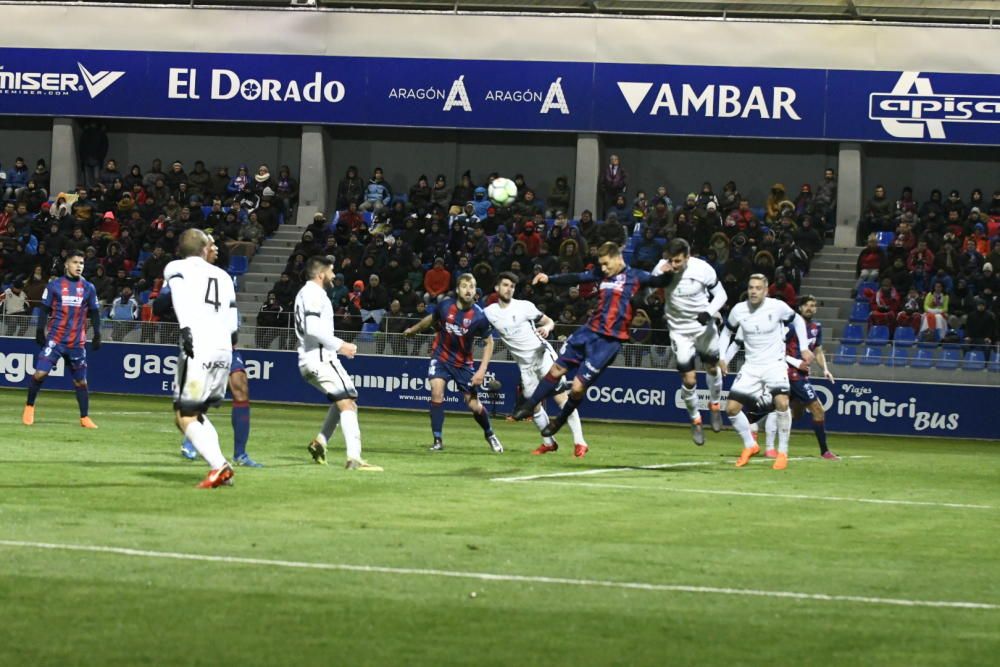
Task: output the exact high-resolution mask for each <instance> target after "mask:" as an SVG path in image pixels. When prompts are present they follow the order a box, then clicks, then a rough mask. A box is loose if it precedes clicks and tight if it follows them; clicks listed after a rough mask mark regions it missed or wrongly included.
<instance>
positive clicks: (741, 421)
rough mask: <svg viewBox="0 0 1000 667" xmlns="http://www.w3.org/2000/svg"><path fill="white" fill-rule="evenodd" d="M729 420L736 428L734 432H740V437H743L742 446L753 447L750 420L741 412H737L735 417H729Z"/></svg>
mask: <svg viewBox="0 0 1000 667" xmlns="http://www.w3.org/2000/svg"><path fill="white" fill-rule="evenodd" d="M729 422H730V423H731V424H732V425H733V428H735V429H736V432H737V433H739V434H740V438H742V439H743V448H744V449H750V448H751V447H753V444H754V443H753V436H752V435H750V420H749V419H747V416H746V415H745V414H743V412H742V411H741V412H737V413H736V416H735V417H730V418H729Z"/></svg>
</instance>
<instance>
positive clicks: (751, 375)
mask: <svg viewBox="0 0 1000 667" xmlns="http://www.w3.org/2000/svg"><path fill="white" fill-rule="evenodd" d="M788 390H789V385H788V364H786V363H785V361H784V360H782V361H776V362H775V363H773V364H768V365H767V366H751V365H750V364H744V365H743V368H741V369H740V372H739V375H737V376H736V379H735V380H734V381H733V386H732V387H731V388H730V389H729V398H730V399H732V400H735V401H739V402H740V403H742V404H743V405H744V406H747V405H754V404H755V403H756V402H757V400H758V399H759V398H760V397H761V396H762V395H764V394H765V393H770V394H772V395H774V394H787V393H788Z"/></svg>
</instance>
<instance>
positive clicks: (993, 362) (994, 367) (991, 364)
mask: <svg viewBox="0 0 1000 667" xmlns="http://www.w3.org/2000/svg"><path fill="white" fill-rule="evenodd" d="M986 368H987V369H988V370H989V371H990V372H991V373H1000V355H998V354H996V353H995V352H994V353H993V358H992V359H990V360H989V361H987V362H986Z"/></svg>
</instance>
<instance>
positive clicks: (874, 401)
mask: <svg viewBox="0 0 1000 667" xmlns="http://www.w3.org/2000/svg"><path fill="white" fill-rule="evenodd" d="M37 352H38V346H37V345H35V344H34V343H33V342H32V341H30V340H26V339H15V338H0V387H27V384H28V378H29V377H30V376H31V374H32V373H33V372H34V361H35V355H36V354H37ZM242 354H243V358H244V360H245V361H246V364H247V375H248V377H249V379H250V394H251V396H252V399H253V400H255V401H277V402H284V403H325V402H326V401H325V398H324V397H323V396H322V395H320V393H319V392H317V391H316V390H315V389H313V388H312V387H310V386H308V385H307V384H306V383H305V382H304V381H303V380H302V378H301V377H300V376H299V371H298V365H297V360H298V357H297V355H296V354H295V353H292V352H271V351H266V350H244V351H243V352H242ZM89 365H90V371H89V383H90V387H91V389H92V390H93V391H97V392H113V393H121V394H139V395H148V396H168V395H170V394H171V393H172V391H173V386H172V383H173V379H174V372H175V370H176V367H177V350H176V349H174V348H173V347H167V346H163V345H128V344H115V343H107V344H105V345H104V346H103V347H102V348H101V349H100V350H99V351H98V352H96V353H90V354H89ZM344 367H345V368H346V369H347V371H348V372H349V373H350V374H351V375H352V376H353V378H354V383H355V385H356V386H357V388H358V393H359V395H360V397H359V399H358V402H359V403H360V405H361V406H362V407H378V408H407V409H418V410H422V409H425V408H426V407H427V403H428V401H429V400H430V386H429V384H428V381H427V379H426V375H427V367H428V361H427V360H426V359H419V358H413V357H392V356H359V357H357V358H355V359H353V360H351V359H345V360H344ZM489 370H490V373H489V374H488V378H487V379H488V380H489V379H496V380H499V381H500V384H501V389H500V391H499V392H497V393H495V394H483V395H482V399H483V401H484V403H485V404H486V405H487V406H488V407H489V408H491V409H492V408H494V407H495V408H496V410H497V412H500V413H502V414H509V413H510V412H512V411H513V408H514V404H515V402H516V401H517V386H518V381H519V377H520V376H519V372H518V369H517V367H516V366H515V365H514V364H512V363H508V362H494V363H492V364H490V368H489ZM956 372H958V371H956ZM727 386H728V381H727ZM814 386H815V388H816V391H817V394H818V395H819V397H820V400H821V401H822V403H823V407H824V408H825V409H826V412H827V428H828V429H829V430H831V431H835V432H842V433H873V434H891V435H922V436H935V435H940V436H947V437H952V438H956V437H958V438H986V439H996V437H997V429H996V424H995V421H994V418H993V415H992V413H991V411H990V408H989V407H988V406H990V405H991V404H992V403H995V402H996V396H997V388H996V387H995V386H994V387H972V386H962V385H960V384H950V385H947V386H948V389H947V391H942V387H943V385H934V384H916V383H908V382H876V381H870V380H839V381H837V382H836V383H833V384H831V383H826V382H817V383H816V384H815V385H814ZM45 387H46V388H47V389H65V390H69V389H72V380H71V378H70V377H69V374H68V373H67V372H66V369H65V367H64V365H63V364H62V362H60V364H59V365H58V366H56V368H55V369H54V370H53V372H52V374H51V375H50V377H49V379H48V380H47V381H46V384H45ZM701 394H702V395H701V397H700V398H701V400H702V402H703V407H704V403H705V401H706V400H707V395H706V392H704V391H703V392H701ZM587 398H588V401H587V403H586V404H585V405H584V406H583V408H582V409H581V413H582V414H583V416H584V417H585V418H593V419H607V420H614V421H636V422H668V423H686V421H687V415H686V413H685V411H684V408H683V402H682V401H681V398H680V379H679V377H678V375H677V373H675V372H673V371H662V370H650V369H629V368H609V369H608V370H607V371H605V372H604V373H603V374H602V375H601V378H600V380H599V383H598V385H597V386H593V387H590V388H589V389H588V391H587ZM42 401H43V402H44V395H43V397H42ZM98 401H99V399H98ZM445 407H446V409H448V410H453V411H465V410H466V408H465V405H464V402H463V401H462V398H461V396H460V395H459V394H458V393H456V391H455V388H454V386H449V391H448V394H447V396H446V400H445ZM549 412H550V414H555V412H556V408H555V406H554V405H550V406H549ZM800 426H803V427H804V425H800Z"/></svg>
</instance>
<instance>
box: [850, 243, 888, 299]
mask: <svg viewBox="0 0 1000 667" xmlns="http://www.w3.org/2000/svg"><path fill="white" fill-rule="evenodd" d="M887 263H888V258H887V257H886V254H885V251H884V250H882V248H879V247H878V238H877V237H876V236H875V235H874V234H871V235H869V236H868V244H867V245H866V246H865V247H864V248H862V249H861V252H860V253H858V261H857V262H856V263H855V267H854V275H855V276H856V277H857V279H858V282H857V283H856V284H855V285H854V293H857V291H858V290H859V289H861V283H864V282H870V281H874V280H878V277H879V273H880V272H881V271H884V270H885V269H886V266H887Z"/></svg>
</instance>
